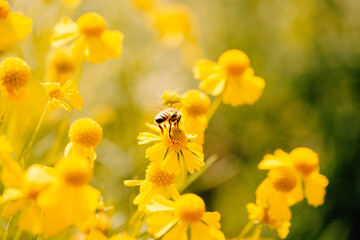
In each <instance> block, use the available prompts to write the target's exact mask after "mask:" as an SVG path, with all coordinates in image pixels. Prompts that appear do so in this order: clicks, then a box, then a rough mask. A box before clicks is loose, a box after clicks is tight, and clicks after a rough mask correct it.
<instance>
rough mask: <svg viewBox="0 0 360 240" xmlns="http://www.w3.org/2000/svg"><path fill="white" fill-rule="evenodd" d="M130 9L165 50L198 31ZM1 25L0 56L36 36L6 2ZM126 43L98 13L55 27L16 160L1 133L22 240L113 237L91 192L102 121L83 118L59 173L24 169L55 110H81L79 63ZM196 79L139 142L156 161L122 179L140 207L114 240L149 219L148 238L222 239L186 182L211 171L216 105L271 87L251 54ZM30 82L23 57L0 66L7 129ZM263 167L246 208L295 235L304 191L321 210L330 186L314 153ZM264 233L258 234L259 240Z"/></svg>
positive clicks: (159, 8) (177, 19)
mask: <svg viewBox="0 0 360 240" xmlns="http://www.w3.org/2000/svg"><path fill="white" fill-rule="evenodd" d="M80 2H81V1H70V0H66V1H65V4H67V5H68V6H72V7H74V6H77V5H79V4H80ZM133 2H134V3H135V5H136V6H137V7H138V8H139V9H141V10H143V11H144V12H145V13H146V14H147V17H148V18H149V19H150V22H151V23H152V24H153V26H154V27H155V28H156V29H157V30H158V32H159V35H160V37H161V39H162V40H163V41H164V43H165V44H166V45H169V46H179V45H180V44H181V43H182V42H183V41H184V40H186V41H189V42H192V41H194V40H195V39H196V38H195V36H194V29H193V28H194V25H195V24H194V23H193V22H192V20H191V14H190V12H189V10H188V9H187V8H186V7H183V6H170V5H163V4H160V3H159V2H157V1H150V0H134V1H133ZM0 20H1V21H0V35H1V37H0V49H1V50H3V51H5V50H6V48H7V47H9V46H10V45H11V44H13V43H14V42H15V41H22V40H24V39H25V37H26V35H28V34H29V33H30V32H31V27H32V20H31V19H29V18H27V17H25V16H24V15H22V14H20V13H16V12H12V11H10V5H9V4H8V2H7V1H5V0H0ZM123 39H124V36H123V34H122V33H121V32H119V31H109V30H107V27H106V22H105V20H104V18H103V17H102V16H101V15H99V14H97V13H85V14H83V15H82V16H80V17H79V19H78V20H77V23H75V22H73V21H72V20H71V19H70V18H68V17H64V18H62V19H61V20H60V22H59V23H58V24H56V26H55V27H54V30H53V34H52V36H51V39H50V41H51V45H52V47H54V49H53V52H52V55H51V59H50V61H49V66H48V68H47V73H46V77H45V81H44V82H43V83H42V85H43V86H44V92H45V94H46V96H47V104H46V106H45V109H44V111H43V114H42V116H41V118H40V120H39V122H38V125H37V126H36V129H35V131H34V133H33V136H32V138H31V139H30V141H29V142H28V143H27V144H26V145H25V147H24V148H23V149H22V152H21V153H20V156H19V159H18V161H17V160H15V157H14V156H15V154H14V149H13V148H12V146H11V144H10V143H9V142H8V141H7V139H6V137H5V135H4V134H2V135H0V166H1V182H2V184H3V185H4V187H5V190H4V191H3V193H2V195H1V196H0V205H1V206H2V213H1V216H2V218H4V219H8V225H9V224H11V223H12V222H13V220H17V224H18V225H17V226H18V229H19V230H18V232H17V233H16V234H15V236H14V238H15V239H19V238H20V236H21V234H22V231H25V232H28V233H30V234H32V235H42V236H44V237H45V238H48V237H51V236H54V235H57V234H60V233H61V232H63V231H64V230H66V229H68V228H69V227H71V226H75V227H76V228H77V229H79V232H78V233H76V234H75V235H73V236H72V237H71V239H88V240H90V239H100V240H102V239H105V240H106V239H109V238H108V236H107V231H108V230H109V228H110V223H109V218H108V216H107V214H106V212H105V207H104V203H103V201H102V198H101V192H100V191H99V190H97V189H95V188H93V187H91V186H90V185H89V183H90V181H91V178H92V175H93V168H94V161H95V159H96V157H97V154H96V152H95V148H96V147H97V146H98V145H99V144H100V142H101V140H102V137H103V131H102V128H101V126H100V125H99V124H98V123H97V122H96V121H94V120H92V119H89V118H82V119H78V120H76V121H75V122H74V123H73V124H72V125H71V127H70V130H69V133H68V136H69V139H70V141H69V143H68V144H67V146H66V147H65V150H64V157H63V159H61V160H59V161H58V162H57V163H56V164H55V166H54V167H51V166H45V165H41V164H37V163H36V164H32V165H30V166H29V167H27V168H26V169H24V166H25V165H24V163H25V162H26V161H28V159H27V153H28V151H29V150H30V149H31V146H32V144H33V142H34V139H35V138H36V135H37V133H38V131H39V128H40V127H41V123H42V121H43V119H44V118H45V116H46V115H47V113H48V112H49V111H55V110H56V109H58V108H63V109H65V111H67V112H70V111H71V107H73V108H75V109H77V110H81V108H82V106H83V104H84V102H83V100H82V97H81V95H80V93H79V90H78V87H77V83H78V81H79V79H77V80H72V79H74V75H75V72H76V71H77V70H78V69H79V67H80V66H81V64H82V61H88V62H90V63H101V62H104V61H106V60H107V59H114V58H119V57H120V55H121V52H122V41H123ZM193 76H194V78H195V79H199V80H200V84H199V88H200V89H201V90H202V91H200V90H197V89H192V90H189V91H187V92H185V93H184V94H178V93H177V92H176V91H166V92H165V93H164V94H163V96H162V101H163V105H164V106H165V107H166V109H164V110H162V111H161V112H160V113H159V114H158V116H157V118H155V120H156V124H157V125H152V124H146V125H147V127H149V129H151V130H152V132H142V133H140V134H139V136H138V140H139V144H152V145H151V146H150V147H148V148H147V150H146V154H145V155H146V158H148V159H149V160H150V163H149V165H148V167H147V169H146V174H145V179H144V180H126V181H124V184H125V185H126V186H140V192H139V194H138V195H137V196H136V198H135V199H134V201H133V203H134V204H135V205H137V206H138V210H137V212H136V214H135V215H134V216H133V219H135V220H133V221H132V225H131V226H130V229H127V230H128V231H129V232H131V235H128V234H127V233H126V232H123V233H122V234H121V235H114V236H112V237H111V238H110V239H111V240H133V239H135V238H136V237H137V235H138V232H139V229H140V227H141V226H142V225H143V223H144V222H145V220H146V223H147V225H148V230H147V231H148V233H149V234H151V235H152V236H153V237H154V238H155V239H157V238H161V237H162V239H164V240H175V239H182V240H185V239H188V238H189V237H188V235H189V236H190V239H193V240H224V239H225V236H224V234H223V233H222V231H221V230H220V213H219V212H207V211H206V208H205V203H204V201H203V200H202V198H200V197H199V196H197V195H195V194H192V193H188V194H181V191H182V189H183V184H184V179H189V177H190V176H191V175H192V174H194V173H196V172H199V171H201V170H202V169H203V168H204V166H205V164H206V163H205V161H204V153H203V144H204V132H205V130H206V128H207V127H208V122H209V120H210V119H211V117H212V116H213V114H214V113H215V111H216V109H217V107H218V106H219V104H220V103H221V102H223V103H225V104H230V105H232V106H239V105H243V104H253V103H255V102H256V101H257V100H258V99H259V98H260V96H261V95H262V92H263V89H264V87H265V81H264V80H263V79H262V78H261V77H258V76H255V75H254V70H253V69H252V68H251V67H250V60H249V58H248V56H247V55H246V54H245V53H244V52H242V51H240V50H235V49H234V50H228V51H226V52H224V53H223V54H222V55H221V56H220V57H219V59H218V61H217V62H213V61H210V60H206V59H201V60H199V61H197V63H196V64H195V66H194V67H193ZM30 80H31V68H30V67H29V65H28V64H27V63H26V62H25V61H24V60H23V59H21V58H18V57H8V58H5V59H3V60H2V61H1V62H0V85H1V93H2V96H3V97H4V98H5V104H4V111H3V112H2V113H1V116H0V126H1V127H2V125H3V119H4V115H5V113H6V104H7V101H8V99H9V100H10V101H22V100H23V99H24V98H26V96H27V95H28V94H31V93H28V91H27V90H26V89H25V87H26V85H27V83H28V82H29V81H30ZM207 94H210V95H212V96H215V97H216V98H215V100H214V101H213V102H211V100H210V98H209V96H208V95H207ZM5 132H6V130H5ZM259 168H260V169H269V174H268V177H267V178H266V179H265V180H264V182H263V183H262V184H261V185H260V186H259V188H258V189H257V191H256V197H257V200H256V204H254V203H250V204H248V206H247V208H248V211H249V219H250V220H251V223H255V222H256V223H258V222H260V223H262V224H268V225H270V226H271V227H272V228H275V229H277V231H278V233H279V236H280V237H281V238H285V237H286V236H287V234H288V232H289V227H290V218H291V212H290V209H289V208H290V207H291V206H293V205H294V204H296V203H297V202H299V201H301V200H302V199H303V198H304V193H303V192H305V197H306V198H307V201H308V203H309V204H310V205H313V206H319V205H321V204H323V201H324V195H325V187H326V186H327V184H328V181H327V179H326V177H325V176H323V175H321V174H320V173H319V160H318V157H317V154H316V153H314V152H313V151H312V150H310V149H308V148H296V149H294V150H293V151H291V152H290V153H289V154H287V153H285V152H283V151H281V150H276V151H275V154H274V155H266V156H265V158H264V160H263V161H262V162H261V163H260V164H259ZM302 181H304V183H305V188H304V189H305V190H303V184H302ZM7 229H8V227H7V228H6V230H5V233H4V239H6V237H7V235H8V232H7ZM247 229H249V228H247ZM259 229H260V231H258V230H257V231H256V232H255V235H254V236H257V237H259V236H260V234H261V228H259ZM246 234H248V232H247V231H245V232H243V234H242V235H246ZM242 237H243V236H240V237H239V238H240V239H242ZM253 239H256V238H253Z"/></svg>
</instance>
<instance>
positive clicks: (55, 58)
mask: <svg viewBox="0 0 360 240" xmlns="http://www.w3.org/2000/svg"><path fill="white" fill-rule="evenodd" d="M77 68H78V61H77V59H76V58H75V57H74V56H73V54H72V52H71V50H70V49H68V48H58V49H55V50H54V52H53V53H52V54H51V57H50V62H49V68H48V72H47V75H46V81H48V82H59V83H61V84H64V83H66V82H67V81H68V80H69V79H70V78H71V76H72V75H73V74H74V72H75V71H76V69H77Z"/></svg>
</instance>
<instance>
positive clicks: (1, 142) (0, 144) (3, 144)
mask: <svg viewBox="0 0 360 240" xmlns="http://www.w3.org/2000/svg"><path fill="white" fill-rule="evenodd" d="M13 151H14V148H13V146H12V145H11V143H10V142H9V141H8V140H7V139H6V136H5V135H4V134H0V156H2V155H3V154H6V155H9V154H11V153H12V152H13ZM0 158H1V157H0Z"/></svg>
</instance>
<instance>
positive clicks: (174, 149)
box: [138, 124, 204, 175]
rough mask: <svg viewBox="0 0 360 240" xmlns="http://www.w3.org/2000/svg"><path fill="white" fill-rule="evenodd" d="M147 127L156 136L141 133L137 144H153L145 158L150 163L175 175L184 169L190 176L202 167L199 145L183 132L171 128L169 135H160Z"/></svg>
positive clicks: (202, 159)
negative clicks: (154, 163)
mask: <svg viewBox="0 0 360 240" xmlns="http://www.w3.org/2000/svg"><path fill="white" fill-rule="evenodd" d="M147 126H148V127H149V128H151V129H152V130H153V131H155V132H156V133H157V134H158V135H156V134H153V133H149V132H142V133H140V135H139V136H138V139H139V140H140V141H139V144H147V143H151V142H155V144H154V145H153V146H151V147H149V148H147V150H146V157H148V158H149V160H150V161H154V162H157V163H160V165H161V167H162V169H163V170H165V171H168V172H169V173H175V174H176V175H177V174H180V173H181V172H182V171H183V169H184V168H185V167H186V169H187V171H189V173H191V174H192V173H194V172H195V170H197V171H199V170H200V168H201V167H203V166H204V154H203V148H202V146H201V144H199V143H196V142H193V141H191V137H190V136H187V135H186V133H185V132H184V130H182V129H181V128H179V127H173V128H172V129H171V133H170V135H169V132H168V131H167V130H165V131H163V133H161V132H160V129H159V128H158V127H156V126H155V125H151V124H147ZM170 136H171V137H170ZM184 164H185V166H184Z"/></svg>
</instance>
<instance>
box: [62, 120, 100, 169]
mask: <svg viewBox="0 0 360 240" xmlns="http://www.w3.org/2000/svg"><path fill="white" fill-rule="evenodd" d="M102 136H103V132H102V128H101V126H100V125H99V124H98V123H97V122H95V121H94V120H92V119H90V118H82V119H78V120H76V121H75V122H74V123H73V124H72V125H71V127H70V130H69V138H70V143H69V144H68V145H67V146H66V149H65V156H70V155H72V154H74V153H75V154H78V155H81V156H84V157H88V158H89V159H90V166H91V167H93V166H94V160H95V159H96V152H95V150H94V148H96V147H97V146H98V145H99V144H100V142H101V140H102Z"/></svg>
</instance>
